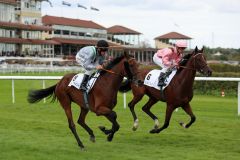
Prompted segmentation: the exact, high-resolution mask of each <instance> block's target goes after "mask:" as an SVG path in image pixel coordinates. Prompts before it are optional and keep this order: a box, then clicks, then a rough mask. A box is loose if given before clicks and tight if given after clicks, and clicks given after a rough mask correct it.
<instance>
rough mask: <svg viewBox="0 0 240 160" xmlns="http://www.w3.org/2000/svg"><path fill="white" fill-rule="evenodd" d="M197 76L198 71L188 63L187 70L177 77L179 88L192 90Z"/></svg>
mask: <svg viewBox="0 0 240 160" xmlns="http://www.w3.org/2000/svg"><path fill="white" fill-rule="evenodd" d="M195 76H196V70H195V69H194V66H193V64H192V63H187V65H186V68H184V69H183V70H182V71H181V72H180V73H179V75H178V76H176V78H177V81H178V83H179V86H181V87H182V88H184V89H189V90H192V87H193V83H194V78H195Z"/></svg>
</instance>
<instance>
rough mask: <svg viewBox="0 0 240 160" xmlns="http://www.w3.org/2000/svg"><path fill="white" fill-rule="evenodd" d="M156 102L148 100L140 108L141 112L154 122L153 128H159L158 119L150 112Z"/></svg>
mask: <svg viewBox="0 0 240 160" xmlns="http://www.w3.org/2000/svg"><path fill="white" fill-rule="evenodd" d="M156 102H157V100H156V99H153V98H149V100H148V102H147V103H146V104H145V105H144V106H143V107H142V110H143V111H144V112H145V113H147V115H149V116H150V117H151V118H152V119H153V120H154V122H155V124H154V128H156V129H157V128H158V127H159V121H158V118H157V117H156V116H155V115H154V114H153V113H152V112H151V111H150V109H151V107H152V106H153V105H154V104H155V103H156Z"/></svg>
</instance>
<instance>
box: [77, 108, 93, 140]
mask: <svg viewBox="0 0 240 160" xmlns="http://www.w3.org/2000/svg"><path fill="white" fill-rule="evenodd" d="M88 111H89V110H87V109H84V108H81V113H80V115H79V118H78V124H80V125H81V126H82V127H83V128H84V129H85V130H86V131H87V132H88V134H89V135H90V140H91V141H92V142H95V136H94V134H93V131H92V130H91V128H89V127H88V125H87V124H86V123H85V118H86V115H87V113H88Z"/></svg>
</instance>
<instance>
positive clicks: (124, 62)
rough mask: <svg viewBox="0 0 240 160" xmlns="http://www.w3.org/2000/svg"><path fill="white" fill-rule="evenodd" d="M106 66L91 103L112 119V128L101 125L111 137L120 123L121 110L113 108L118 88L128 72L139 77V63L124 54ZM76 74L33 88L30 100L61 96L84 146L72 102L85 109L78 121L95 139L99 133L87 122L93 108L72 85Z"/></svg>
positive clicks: (62, 103)
mask: <svg viewBox="0 0 240 160" xmlns="http://www.w3.org/2000/svg"><path fill="white" fill-rule="evenodd" d="M105 68H106V69H104V70H103V71H101V72H100V76H99V78H98V79H97V81H96V83H95V85H94V86H93V88H92V90H91V91H90V93H89V105H90V110H91V111H92V112H94V113H96V115H97V116H100V115H103V116H105V117H106V118H107V119H108V120H109V121H110V122H111V123H112V128H111V129H109V130H107V129H105V127H103V126H102V127H99V128H100V129H101V130H102V131H103V132H104V133H105V134H106V135H108V137H107V140H108V141H111V140H112V138H113V136H114V133H115V132H117V131H118V129H119V127H120V126H119V124H118V122H117V121H116V119H117V114H116V112H114V111H113V108H114V107H115V105H116V104H117V93H118V89H119V87H120V85H121V82H122V80H123V78H124V76H127V77H131V78H135V79H136V78H137V77H136V76H137V73H138V63H137V61H136V60H135V59H134V58H131V57H129V55H127V54H124V55H123V56H120V57H117V58H115V59H114V60H112V61H111V62H110V63H109V64H108V65H107V66H106V67H105ZM74 75H75V74H68V75H65V76H64V77H63V78H62V79H61V80H60V81H59V82H58V83H57V84H55V85H53V86H51V87H49V88H46V89H40V90H33V91H29V95H28V101H29V103H35V102H38V101H40V100H42V99H43V98H45V97H49V96H53V101H54V100H55V99H56V98H57V99H58V101H59V102H60V104H61V106H62V107H63V109H64V111H65V113H66V116H67V120H68V124H69V128H70V130H71V131H72V133H73V135H74V137H75V138H76V140H77V143H78V145H79V146H80V148H84V145H83V143H82V142H81V140H80V138H79V136H78V134H77V131H76V128H75V124H74V122H73V117H72V111H71V102H75V103H76V104H78V105H79V106H80V108H81V113H80V116H79V118H78V121H77V122H78V124H80V125H81V126H82V127H83V128H84V129H85V130H86V131H87V132H88V134H89V135H90V140H91V141H93V142H95V136H94V134H93V131H92V129H90V128H89V126H88V125H87V124H86V123H85V118H86V115H87V113H88V111H89V109H88V108H86V107H85V104H84V99H83V93H82V91H80V90H78V89H76V88H75V87H72V86H71V87H69V86H68V84H69V82H70V81H71V80H72V78H73V76H74Z"/></svg>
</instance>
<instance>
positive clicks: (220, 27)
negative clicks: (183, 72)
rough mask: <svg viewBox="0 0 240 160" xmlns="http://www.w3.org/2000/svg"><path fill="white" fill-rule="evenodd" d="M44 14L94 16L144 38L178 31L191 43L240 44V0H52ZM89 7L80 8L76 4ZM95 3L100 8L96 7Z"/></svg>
mask: <svg viewBox="0 0 240 160" xmlns="http://www.w3.org/2000/svg"><path fill="white" fill-rule="evenodd" d="M50 1H51V2H52V4H53V8H51V7H50V5H49V4H48V3H46V2H43V4H42V7H43V8H42V13H43V15H46V14H47V15H54V16H62V17H68V18H78V19H83V20H92V21H94V22H96V23H98V24H100V25H102V26H104V27H111V26H113V25H122V26H125V27H128V28H131V29H134V30H136V31H138V32H141V33H142V34H143V35H142V36H141V40H142V41H147V42H148V43H150V44H151V45H152V46H154V40H153V39H154V38H155V37H157V36H159V35H162V34H165V33H168V32H172V31H176V32H179V33H182V34H185V35H187V36H190V37H192V38H193V40H192V41H191V46H192V47H195V46H196V45H197V46H199V47H201V46H203V45H205V46H209V47H224V48H240V40H239V39H240V9H239V8H240V0H201V1H196V0H164V1H163V0H118V1H114V0H65V1H66V2H69V3H71V4H72V6H71V7H67V6H63V5H62V0H50ZM78 3H79V4H81V5H83V6H86V7H87V8H88V9H82V8H78V7H77V4H78ZM91 6H93V7H95V8H98V9H99V10H100V11H93V10H90V9H89V8H90V7H91Z"/></svg>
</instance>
